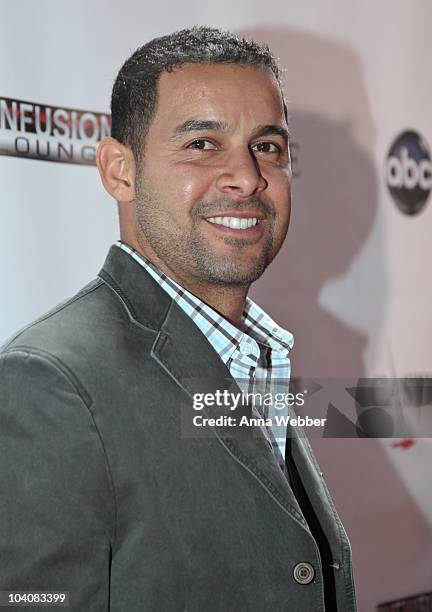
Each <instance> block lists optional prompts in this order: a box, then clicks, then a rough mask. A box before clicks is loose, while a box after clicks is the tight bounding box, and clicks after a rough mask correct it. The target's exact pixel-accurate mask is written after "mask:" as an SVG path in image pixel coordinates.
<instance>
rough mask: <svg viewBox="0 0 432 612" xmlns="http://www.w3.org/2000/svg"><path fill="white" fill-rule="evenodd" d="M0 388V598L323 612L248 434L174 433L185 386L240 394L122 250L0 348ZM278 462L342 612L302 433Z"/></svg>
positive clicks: (337, 527)
mask: <svg viewBox="0 0 432 612" xmlns="http://www.w3.org/2000/svg"><path fill="white" fill-rule="evenodd" d="M0 381H1V385H0V491H1V503H0V590H6V589H9V590H33V589H37V590H65V591H69V593H70V608H69V609H70V610H74V611H77V612H78V611H79V612H99V611H100V612H102V611H106V610H112V611H115V612H134V611H137V612H138V611H155V612H170V611H179V612H180V611H186V610H187V611H188V612H203V611H206V612H207V611H208V612H213V611H215V612H216V611H221V612H222V611H223V612H228V611H229V612H231V611H236V612H237V611H239V612H242V611H245V612H246V611H253V612H255V611H256V612H265V611H267V610H268V611H272V612H273V611H290V612H291V611H292V612H320V611H322V610H324V599H323V573H322V567H321V559H320V555H319V552H318V548H317V545H316V543H315V540H314V538H313V537H312V535H311V533H310V530H309V528H308V526H307V524H306V521H305V519H304V518H303V515H302V513H301V511H300V508H299V505H298V503H297V500H296V498H295V496H294V495H293V493H292V490H291V488H290V486H289V485H288V483H287V480H286V479H285V477H284V475H283V473H282V471H281V470H280V468H279V466H278V465H277V463H276V460H275V459H274V457H273V454H272V451H271V449H270V448H269V446H268V443H267V441H266V440H265V438H264V437H263V435H262V434H261V433H260V429H259V428H256V429H255V430H253V429H252V428H249V427H246V428H242V429H241V430H240V428H238V427H229V426H225V427H216V428H215V429H214V430H211V431H210V433H209V434H208V433H207V434H206V435H204V436H198V435H191V434H190V427H188V424H187V423H186V422H188V420H190V418H191V415H193V414H196V412H195V411H194V410H193V409H192V395H193V394H194V393H196V392H215V390H218V389H219V390H223V389H228V388H230V389H231V390H233V389H237V390H238V387H237V386H236V384H235V382H234V381H233V379H232V378H231V377H230V376H229V373H228V371H227V369H226V367H225V366H224V364H223V363H222V361H221V359H220V358H219V356H218V355H217V354H216V352H215V351H214V350H213V348H212V347H211V346H210V344H209V343H208V341H207V340H206V338H205V337H204V336H203V334H202V333H201V332H200V331H199V329H198V328H197V327H196V326H195V324H194V323H193V321H191V320H190V319H189V317H188V316H187V315H186V314H185V313H184V312H183V311H182V310H181V309H180V308H179V307H178V306H177V305H176V303H175V302H174V301H173V300H171V298H170V297H169V296H168V295H167V294H166V293H165V292H164V291H163V289H161V288H160V287H159V286H158V285H157V283H155V281H154V280H153V279H152V278H151V277H150V276H149V275H148V274H146V273H145V272H144V271H143V269H142V268H141V267H140V266H139V265H138V264H137V263H136V262H135V261H134V260H133V259H132V258H131V257H130V256H129V255H128V254H126V253H124V252H123V251H121V250H120V249H119V248H117V247H115V246H113V247H111V249H110V251H109V253H108V256H107V259H106V261H105V264H104V266H103V268H102V270H101V272H100V273H99V275H98V277H97V279H96V280H94V281H92V282H91V283H89V284H88V285H87V286H86V287H84V288H83V289H82V290H81V291H80V292H79V293H78V294H76V295H75V296H74V297H72V298H71V299H69V300H68V301H66V302H64V303H62V304H60V305H59V306H57V307H56V308H54V309H53V310H52V311H50V312H49V313H47V314H46V315H45V316H43V317H41V318H40V319H38V320H37V321H36V322H34V323H33V324H31V325H30V326H28V327H27V328H26V329H25V330H24V331H21V332H19V333H18V335H17V336H15V338H14V339H13V340H11V341H9V343H8V344H7V345H6V346H5V347H3V351H2V353H1V357H0ZM246 409H247V408H246ZM220 410H221V409H220V408H218V407H217V406H214V407H210V408H208V409H207V415H208V416H210V417H217V416H218V415H219V414H220ZM185 423H186V425H185ZM292 455H293V458H294V462H295V465H296V468H297V470H298V473H299V475H300V478H301V481H302V483H303V486H304V488H305V491H306V492H307V494H308V496H309V498H310V500H311V502H312V505H313V509H314V512H315V514H316V516H317V517H318V518H319V522H320V525H321V528H322V530H323V532H324V533H325V535H326V537H327V540H328V543H329V545H330V548H331V554H332V558H333V561H334V565H335V569H334V584H335V590H336V596H337V601H338V606H337V607H338V610H339V611H341V612H352V611H354V610H355V596H354V586H353V579H352V565H351V551H350V546H349V543H348V540H347V538H346V535H345V532H344V530H343V527H342V525H341V522H340V520H339V517H338V516H337V514H336V511H335V509H334V506H333V504H332V502H331V499H330V497H329V494H328V491H327V488H326V486H325V483H324V482H323V480H322V477H321V475H320V472H319V469H318V466H317V465H316V461H315V459H314V457H313V455H312V452H311V449H310V446H309V444H308V443H307V441H306V440H305V439H303V438H299V437H297V438H294V440H293V441H292ZM304 562H306V563H309V564H310V565H311V566H313V568H314V572H315V576H314V579H313V580H312V581H307V583H306V584H300V583H299V582H298V575H299V574H298V569H299V567H298V564H299V563H304ZM296 568H297V570H296ZM296 571H297V574H296ZM306 574H307V572H306ZM5 609H6V608H5ZM14 609H15V608H14ZM331 612H333V610H332V611H331Z"/></svg>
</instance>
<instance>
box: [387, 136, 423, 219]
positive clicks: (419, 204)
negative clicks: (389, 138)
mask: <svg viewBox="0 0 432 612" xmlns="http://www.w3.org/2000/svg"><path fill="white" fill-rule="evenodd" d="M386 180H387V186H388V188H389V191H390V193H391V195H392V197H393V200H394V201H395V203H396V205H397V207H398V208H399V210H400V211H402V212H403V213H405V214H406V215H416V214H417V213H419V212H420V211H421V210H422V209H423V207H424V205H425V204H426V201H427V199H428V197H429V193H430V191H431V189H432V162H431V156H430V151H429V147H428V145H427V143H426V142H425V140H424V139H423V138H422V137H421V136H420V134H418V133H417V132H414V131H413V130H409V131H406V132H402V134H400V135H399V136H398V137H397V138H396V140H395V141H394V142H393V144H392V145H391V147H390V149H389V152H388V155H387V162H386Z"/></svg>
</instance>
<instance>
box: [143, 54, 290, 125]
mask: <svg viewBox="0 0 432 612" xmlns="http://www.w3.org/2000/svg"><path fill="white" fill-rule="evenodd" d="M190 117H200V118H202V119H217V120H224V121H226V122H227V123H228V124H232V125H239V124H240V123H242V124H245V125H248V123H251V124H254V125H262V124H266V123H276V122H279V123H284V122H285V119H284V111H283V104H282V98H281V93H280V90H279V86H278V84H277V82H276V79H275V77H274V75H273V74H272V72H271V71H270V70H268V69H265V68H261V67H255V66H244V65H231V64H228V65H226V64H187V65H185V66H182V67H181V68H178V69H175V70H174V71H173V72H163V73H162V74H161V76H160V79H159V83H158V102H157V111H156V116H155V117H154V120H153V127H154V128H155V129H162V130H164V131H166V130H167V129H169V128H171V127H172V126H173V125H177V124H178V123H179V122H181V121H184V120H186V119H188V118H190Z"/></svg>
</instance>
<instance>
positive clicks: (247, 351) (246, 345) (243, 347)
mask: <svg viewBox="0 0 432 612" xmlns="http://www.w3.org/2000/svg"><path fill="white" fill-rule="evenodd" d="M253 352H254V350H253V346H252V344H250V342H242V343H241V344H240V353H241V354H242V355H251V354H252V353H253Z"/></svg>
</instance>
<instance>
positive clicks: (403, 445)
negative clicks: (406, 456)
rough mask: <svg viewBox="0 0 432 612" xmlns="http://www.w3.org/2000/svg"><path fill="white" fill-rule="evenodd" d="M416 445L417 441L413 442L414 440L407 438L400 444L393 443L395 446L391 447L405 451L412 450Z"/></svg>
mask: <svg viewBox="0 0 432 612" xmlns="http://www.w3.org/2000/svg"><path fill="white" fill-rule="evenodd" d="M414 444H415V440H413V439H412V438H405V440H401V441H400V442H393V444H392V445H391V446H392V448H403V449H404V450H406V449H408V448H411V446H414Z"/></svg>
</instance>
